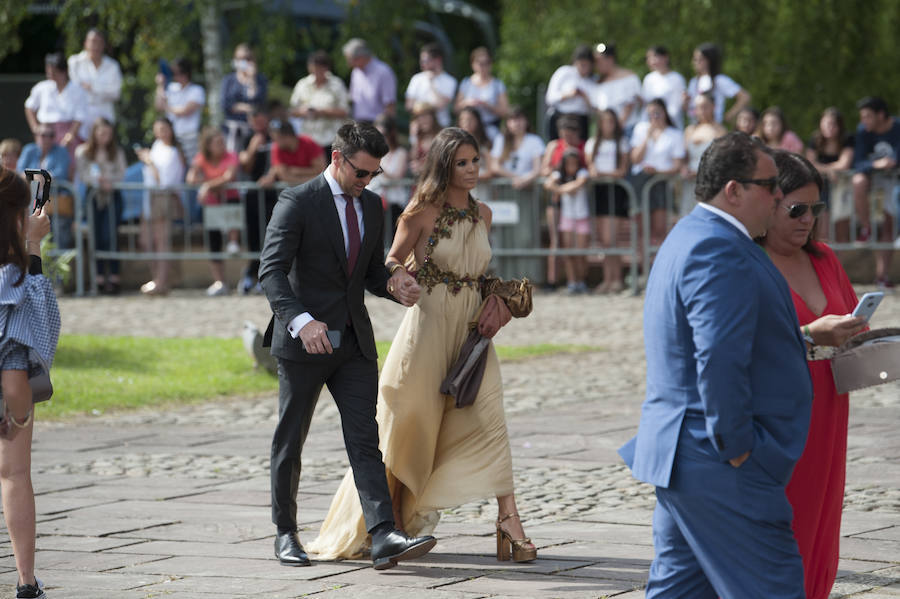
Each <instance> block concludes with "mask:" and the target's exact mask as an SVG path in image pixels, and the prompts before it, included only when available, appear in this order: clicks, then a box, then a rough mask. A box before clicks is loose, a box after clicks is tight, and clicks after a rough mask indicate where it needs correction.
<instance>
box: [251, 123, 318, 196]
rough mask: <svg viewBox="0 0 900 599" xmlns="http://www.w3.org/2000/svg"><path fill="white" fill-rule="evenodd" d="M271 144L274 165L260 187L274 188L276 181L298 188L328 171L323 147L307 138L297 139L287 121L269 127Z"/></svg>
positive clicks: (299, 136)
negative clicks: (325, 170)
mask: <svg viewBox="0 0 900 599" xmlns="http://www.w3.org/2000/svg"><path fill="white" fill-rule="evenodd" d="M269 132H270V134H271V135H272V139H273V140H274V143H273V144H272V165H271V166H270V167H269V172H267V173H266V174H265V175H264V176H263V177H262V178H261V179H260V180H259V184H260V185H263V186H266V185H272V184H273V183H275V182H276V181H281V182H283V183H287V184H288V185H299V184H301V183H303V182H305V181H308V180H310V179H312V178H313V177H315V176H316V175H318V174H319V173H321V172H322V171H323V170H324V169H325V157H324V156H322V147H321V146H320V145H319V144H317V143H316V142H315V141H313V139H312V138H310V137H307V136H305V135H297V133H296V132H295V131H294V126H293V125H291V124H290V123H289V122H287V121H278V120H273V121H272V122H271V123H269Z"/></svg>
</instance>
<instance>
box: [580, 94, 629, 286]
mask: <svg viewBox="0 0 900 599" xmlns="http://www.w3.org/2000/svg"><path fill="white" fill-rule="evenodd" d="M628 150H629V146H628V138H627V137H626V136H625V132H624V131H623V130H622V124H621V123H620V122H619V117H618V116H616V112H615V111H614V110H613V109H612V108H606V109H604V110H601V111H600V113H599V114H598V115H597V132H596V135H595V136H594V137H592V138H590V139H589V140H587V143H586V144H584V155H585V158H586V159H587V163H588V174H590V176H591V177H592V178H598V177H609V178H613V179H623V178H625V177H626V176H627V174H628V164H629V163H628ZM630 214H631V210H630V206H629V204H628V194H627V193H626V191H625V189H624V188H622V186H621V185H615V184H612V185H611V184H609V183H600V182H598V183H596V184H595V185H594V217H595V218H594V232H595V233H596V238H597V241H598V242H599V243H600V245H601V246H602V247H615V246H617V245H618V240H619V228H620V226H621V225H622V224H624V222H625V220H626V219H627V218H628V217H629V216H630ZM623 287H624V281H623V279H622V257H621V256H617V255H615V254H605V255H604V256H603V283H602V284H601V285H600V286H599V287H597V289H596V292H597V293H600V294H603V293H618V292H619V291H621V290H622V288H623Z"/></svg>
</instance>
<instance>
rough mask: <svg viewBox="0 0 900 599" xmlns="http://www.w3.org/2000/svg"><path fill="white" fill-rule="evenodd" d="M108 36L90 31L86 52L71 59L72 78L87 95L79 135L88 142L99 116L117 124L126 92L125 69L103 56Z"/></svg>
mask: <svg viewBox="0 0 900 599" xmlns="http://www.w3.org/2000/svg"><path fill="white" fill-rule="evenodd" d="M105 50H106V37H105V36H104V35H103V33H101V32H100V30H98V29H90V30H88V32H87V35H86V36H85V38H84V50H82V51H81V52H79V53H78V54H73V55H72V56H70V57H69V77H70V78H71V79H72V81H74V82H75V83H77V84H78V85H80V86H81V88H82V89H83V90H84V91H85V92H86V93H87V97H88V102H87V106H86V107H85V120H84V121H83V122H82V123H81V130H80V131H79V133H78V134H79V136H80V137H81V138H82V139H88V138H89V137H90V133H91V127H92V126H93V123H94V121H96V120H97V118H98V117H103V118H105V119H106V120H107V121H109V122H110V123H115V122H116V110H115V103H116V102H117V101H118V100H119V96H120V95H121V93H122V69H121V68H119V63H118V62H116V60H115V59H113V58H110V57H109V56H106V55H105V54H103V52H104V51H105Z"/></svg>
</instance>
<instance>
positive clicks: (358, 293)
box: [259, 175, 393, 361]
mask: <svg viewBox="0 0 900 599" xmlns="http://www.w3.org/2000/svg"><path fill="white" fill-rule="evenodd" d="M360 201H361V203H362V208H363V225H364V233H363V240H362V247H361V249H360V253H359V258H357V261H356V267H355V268H354V269H353V273H352V274H350V273H348V271H347V253H346V251H345V250H344V235H343V231H342V230H341V221H340V220H339V219H338V214H337V209H336V208H335V205H334V196H333V194H332V192H331V188H330V187H329V186H328V182H327V181H326V180H325V176H324V175H319V176H318V177H316V178H315V179H312V180H310V181H307V182H306V183H303V184H302V185H298V186H296V187H291V188H289V189H285V190H284V191H282V192H281V195H279V197H278V203H277V204H275V209H274V210H273V211H272V219H271V220H270V221H269V225H268V227H267V228H266V238H265V243H264V245H263V249H262V253H261V255H260V266H259V280H260V283H261V285H262V288H263V290H265V292H266V297H267V298H268V300H269V304H270V305H271V306H272V311H273V312H274V316H273V318H272V321H271V322H270V323H269V329H270V331H271V344H272V355H274V356H275V357H278V358H285V359H288V360H295V361H296V360H307V359H311V358H321V357H320V356H311V355H310V354H307V353H306V351H305V350H304V349H303V343H302V342H301V341H300V339H299V338H298V339H294V338H293V337H291V334H290V333H289V332H288V330H287V325H288V323H290V321H291V320H293V318H294V317H296V316H297V315H299V314H302V313H303V312H309V313H310V315H311V316H312V317H313V318H315V319H316V320H319V321H322V322H325V323H326V324H327V325H328V328H329V330H333V329H336V330H344V329H345V327H346V323H347V322H352V323H353V330H354V332H355V333H356V338H357V340H358V342H359V347H360V349H361V350H362V353H363V355H364V356H365V357H366V358H369V359H371V360H375V359H377V357H378V355H377V352H376V351H375V336H374V335H373V333H372V323H371V322H370V320H369V314H368V312H367V311H366V307H365V304H364V302H363V299H364V295H365V290H366V289H368V290H369V291H371V292H372V293H374V294H375V295H378V296H380V297H387V298H390V299H393V297H392V296H390V294H388V292H387V289H386V287H387V281H388V279H389V278H390V273H389V272H388V270H387V269H386V268H385V266H384V245H383V244H384V211H383V209H382V206H381V200H380V199H379V197H378V196H377V195H375V194H374V193H372V192H370V191H368V190H365V191H363V193H362V196H361V197H360ZM270 331H267V334H266V338H267V339H268V338H269V336H270Z"/></svg>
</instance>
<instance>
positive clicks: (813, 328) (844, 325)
mask: <svg viewBox="0 0 900 599" xmlns="http://www.w3.org/2000/svg"><path fill="white" fill-rule="evenodd" d="M808 326H809V333H810V335H811V336H812V338H813V341H815V342H816V345H830V346H834V347H838V346H840V345H842V344H843V343H844V342H845V341H846V340H847V339H849V338H850V337H852V336H853V335H855V334H857V333H858V332H860V331H861V330H863V329H864V328H866V319H865V318H861V317H859V316H851V315H849V314H843V315H840V314H826V315H825V316H822V317H820V318H817V319H816V320H814V321H812V322H811V323H809V325H808Z"/></svg>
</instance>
